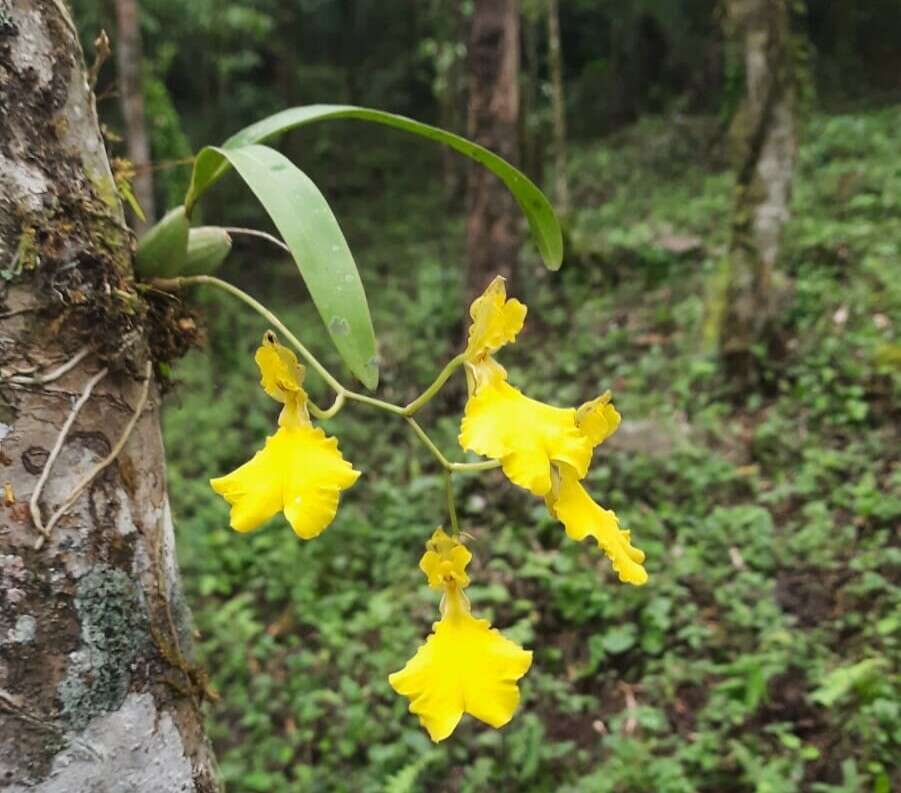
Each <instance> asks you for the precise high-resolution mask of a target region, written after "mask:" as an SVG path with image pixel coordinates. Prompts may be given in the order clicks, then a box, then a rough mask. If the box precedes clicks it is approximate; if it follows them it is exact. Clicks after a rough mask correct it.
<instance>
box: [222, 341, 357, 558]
mask: <svg viewBox="0 0 901 793" xmlns="http://www.w3.org/2000/svg"><path fill="white" fill-rule="evenodd" d="M255 360H256V363H257V366H259V368H260V375H261V379H260V384H261V386H262V387H263V390H264V391H265V392H266V393H267V394H269V396H271V397H272V398H273V399H275V400H276V401H278V402H281V403H283V404H284V406H285V407H284V408H283V409H282V412H281V415H280V416H279V419H278V423H279V428H278V430H276V432H275V434H274V435H270V436H269V437H268V438H267V439H266V444H265V446H264V447H263V448H262V449H261V450H260V451H258V452H257V453H256V454H255V455H254V456H253V457H252V458H251V459H250V460H249V461H248V462H246V463H244V465H242V466H240V467H239V468H237V469H235V470H234V471H232V472H231V473H230V474H226V475H225V476H221V477H218V478H216V479H211V480H210V485H211V486H212V488H213V490H215V491H216V492H217V493H218V494H219V495H221V496H223V497H224V498H225V500H226V501H227V502H228V503H229V504H230V505H231V526H232V528H233V529H235V530H236V531H240V532H247V531H253V530H254V529H256V528H258V527H259V526H260V525H261V524H263V523H265V522H266V521H267V520H269V519H270V518H272V517H273V516H275V515H276V514H278V513H279V512H284V514H285V518H287V520H288V522H289V523H290V524H291V528H292V529H293V530H294V533H295V534H296V535H297V536H298V537H300V538H302V539H304V540H309V539H312V538H313V537H316V536H318V535H319V534H321V533H322V532H323V531H324V530H325V528H326V527H327V526H328V525H329V524H330V523H331V522H332V520H333V519H334V517H335V513H336V512H337V511H338V500H339V497H340V494H341V491H342V490H345V489H347V488H348V487H350V486H351V485H352V484H353V483H354V482H356V481H357V477H359V475H360V472H359V471H355V470H354V468H353V466H351V464H350V463H348V462H347V461H346V460H345V459H344V458H343V457H342V456H341V452H340V451H339V449H338V441H337V440H336V439H335V438H330V437H328V436H327V435H326V434H325V433H324V432H323V431H322V430H321V429H319V428H317V427H313V426H312V424H311V423H310V417H309V413H308V411H307V395H306V392H305V391H304V390H303V377H304V368H303V366H301V365H300V363H299V362H298V360H297V358H296V356H295V355H294V353H293V352H291V350H289V349H287V348H286V347H284V346H282V345H281V344H279V343H278V341H277V339H276V338H275V334H274V333H272V332H271V331H269V332H268V333H266V335H265V336H264V337H263V342H262V344H261V346H260V347H259V349H258V350H257V352H256V355H255Z"/></svg>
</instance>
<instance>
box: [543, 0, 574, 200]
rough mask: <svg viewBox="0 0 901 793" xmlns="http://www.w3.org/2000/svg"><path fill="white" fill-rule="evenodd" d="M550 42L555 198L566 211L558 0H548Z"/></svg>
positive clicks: (561, 62)
mask: <svg viewBox="0 0 901 793" xmlns="http://www.w3.org/2000/svg"><path fill="white" fill-rule="evenodd" d="M547 44H548V47H547V48H548V65H549V66H550V71H551V114H552V116H553V120H554V198H555V199H556V201H557V209H558V210H559V211H560V212H562V213H564V214H565V213H566V212H567V211H568V210H569V179H568V178H567V174H566V102H565V98H564V95H563V55H562V52H561V47H560V13H559V9H558V7H557V0H548V4H547Z"/></svg>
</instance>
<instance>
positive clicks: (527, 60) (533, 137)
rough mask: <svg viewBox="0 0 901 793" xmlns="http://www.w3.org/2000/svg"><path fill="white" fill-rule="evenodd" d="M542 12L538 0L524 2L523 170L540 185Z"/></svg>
mask: <svg viewBox="0 0 901 793" xmlns="http://www.w3.org/2000/svg"><path fill="white" fill-rule="evenodd" d="M540 22H541V12H540V9H539V4H538V3H535V2H533V3H528V4H526V3H523V5H522V40H523V45H524V52H523V56H524V57H523V61H524V73H523V89H522V97H521V102H520V114H519V115H520V119H519V125H520V128H521V132H520V136H519V137H520V140H521V141H522V152H521V154H522V156H521V158H520V161H521V162H522V169H523V171H525V172H526V174H528V176H529V178H531V179H532V181H533V182H536V183H537V184H541V180H542V176H543V173H542V171H543V162H542V160H543V154H544V153H543V147H542V138H543V135H542V134H541V116H540V114H539V101H538V97H539V94H540V90H541V77H540V66H541V64H540V63H539V56H538V42H539V39H540V38H541V36H540V33H539V26H540Z"/></svg>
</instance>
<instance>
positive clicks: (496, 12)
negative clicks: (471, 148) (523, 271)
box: [466, 0, 520, 295]
mask: <svg viewBox="0 0 901 793" xmlns="http://www.w3.org/2000/svg"><path fill="white" fill-rule="evenodd" d="M468 54H469V125H468V126H469V135H470V137H471V138H473V139H474V140H476V141H477V142H479V143H481V144H482V145H483V146H486V147H488V148H489V149H491V150H493V151H495V152H497V153H498V154H499V155H501V156H502V157H504V158H505V159H507V160H509V161H510V162H513V163H515V162H516V161H517V159H518V156H517V155H518V152H517V149H518V148H519V146H518V135H517V132H518V118H519V8H518V2H517V0H476V2H475V5H474V8H473V15H472V30H471V33H470V38H469V53H468ZM516 220H517V210H516V202H515V201H514V199H513V196H512V195H510V193H509V191H508V190H507V189H506V188H505V187H504V186H503V184H502V183H501V182H500V181H499V180H498V179H497V177H495V176H494V175H493V174H491V173H489V172H488V171H487V170H486V169H485V168H481V167H478V166H471V167H470V169H469V180H468V186H467V218H466V236H467V250H468V258H469V271H468V277H467V290H468V292H469V293H470V294H471V295H476V294H478V293H479V292H481V291H482V289H483V288H484V287H485V285H486V284H487V283H488V282H489V281H490V280H491V278H493V277H494V275H495V274H501V275H504V276H506V277H508V278H510V277H512V276H513V274H514V272H515V269H516V259H517V255H518V252H519V244H520V242H519V235H518V233H517V228H516Z"/></svg>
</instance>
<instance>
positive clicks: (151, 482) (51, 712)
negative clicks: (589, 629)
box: [0, 0, 217, 793]
mask: <svg viewBox="0 0 901 793" xmlns="http://www.w3.org/2000/svg"><path fill="white" fill-rule="evenodd" d="M131 248H132V238H131V236H130V234H129V233H128V231H127V229H126V228H125V225H124V221H123V215H122V210H121V205H120V202H119V200H118V196H117V194H116V191H115V187H114V183H113V179H112V176H111V173H110V168H109V164H108V162H107V158H106V152H105V149H104V145H103V141H102V139H101V136H100V132H99V129H98V125H97V118H96V112H95V109H94V99H93V96H92V95H91V92H90V89H89V87H88V84H87V81H86V79H85V71H84V64H83V62H82V55H81V51H80V48H79V46H78V39H77V36H76V34H75V28H74V25H73V24H72V20H71V18H70V16H69V14H68V11H67V10H66V8H65V6H64V5H63V2H62V0H0V789H3V790H6V791H11V792H15V793H19V791H22V792H23V793H24V791H26V790H27V791H30V792H31V793H34V792H35V791H40V793H74V792H75V791H94V792H95V793H120V792H121V793H126V791H127V792H128V793H149V792H150V791H152V792H153V793H157V792H158V793H164V792H165V793H170V792H171V791H190V792H191V793H210V792H211V791H214V790H216V789H217V783H216V780H215V775H214V764H213V759H212V756H211V754H210V752H209V749H208V746H207V742H206V739H205V737H204V733H203V726H202V715H201V713H200V710H199V704H198V702H199V690H200V688H202V685H200V684H199V683H198V680H199V678H198V676H197V675H196V674H195V672H196V670H195V669H194V668H193V667H192V666H191V664H190V662H189V661H188V659H187V656H186V653H188V651H189V644H190V615H189V614H188V611H187V609H186V608H185V606H184V603H183V601H182V597H181V592H180V587H179V580H178V573H177V566H176V561H175V552H174V541H173V527H172V521H171V516H170V512H169V506H168V502H167V498H166V486H165V467H164V459H163V448H162V443H161V439H160V431H159V412H158V405H159V400H158V396H157V391H156V388H155V387H150V391H149V394H150V397H149V399H148V400H147V402H146V404H145V406H144V408H143V410H141V411H140V413H139V415H138V419H137V423H136V424H135V426H134V430H133V432H132V433H131V434H130V435H129V436H128V440H127V443H125V446H124V448H122V450H121V453H120V454H119V455H118V456H117V458H116V459H115V461H114V462H113V463H112V465H110V466H108V467H107V468H105V469H104V470H103V471H102V473H100V474H99V475H98V476H97V477H96V479H94V480H93V482H91V484H90V485H89V486H88V487H87V488H86V489H85V490H84V491H83V493H82V494H81V495H80V497H79V498H78V499H77V501H75V502H74V504H73V505H72V507H71V509H70V510H68V511H67V512H66V514H65V516H64V517H63V518H62V519H61V520H60V521H59V523H58V524H57V525H56V526H55V528H54V529H53V531H52V533H51V534H50V537H49V539H48V540H47V541H46V544H44V545H43V547H41V548H40V549H39V550H38V549H36V540H38V538H39V534H38V532H37V530H36V527H35V524H34V522H33V520H32V516H31V513H30V509H29V500H30V499H31V497H32V495H33V494H34V493H35V491H36V488H37V486H38V482H39V479H40V477H41V474H42V472H43V470H44V468H45V466H47V463H48V458H49V456H50V455H51V453H52V452H51V450H53V448H54V444H55V443H56V442H57V439H58V438H59V437H60V430H61V428H62V425H63V423H64V421H65V420H66V419H67V417H68V416H69V415H70V413H71V411H72V408H73V402H74V400H75V399H76V398H77V397H78V396H79V395H81V394H82V393H83V392H84V390H85V386H86V384H87V383H88V381H89V380H91V379H92V378H93V376H94V375H95V373H98V371H99V370H100V369H101V367H106V368H108V369H109V374H107V375H106V376H105V377H103V378H102V379H100V380H99V381H98V384H97V386H96V387H95V389H94V391H93V393H92V394H91V395H90V397H89V398H88V399H87V400H86V402H85V404H84V407H83V409H82V410H81V412H80V413H79V414H78V416H77V419H76V420H75V422H74V424H73V425H72V427H71V429H70V431H69V432H68V433H67V434H66V435H65V438H64V442H63V443H62V445H61V447H60V452H59V456H58V458H57V459H56V461H55V463H54V464H53V465H52V467H51V468H50V469H49V471H48V477H47V480H46V485H45V486H44V487H43V490H42V491H41V494H40V498H39V500H38V505H39V508H40V512H41V517H42V520H43V522H44V523H45V524H46V523H47V521H48V519H49V516H50V514H51V513H52V512H53V511H54V510H55V509H56V508H57V507H58V506H59V505H60V504H62V503H63V502H64V501H65V500H66V498H67V497H68V496H69V494H70V493H72V492H73V489H74V487H75V485H76V482H77V481H78V480H80V479H81V478H83V477H84V476H85V475H86V473H87V472H88V471H90V470H91V469H92V468H94V467H95V466H96V465H97V463H98V462H99V461H100V460H102V459H103V458H104V457H105V456H107V455H108V454H109V453H110V452H111V450H112V449H113V448H114V446H115V445H116V443H117V441H118V439H119V438H120V436H122V435H123V432H124V430H125V427H126V425H127V424H128V422H129V420H130V418H131V417H132V415H133V414H135V412H136V409H137V407H138V405H139V402H140V400H139V397H140V395H141V394H142V393H143V390H144V383H145V380H144V378H143V377H142V373H144V372H147V371H149V369H148V367H147V361H148V360H149V356H150V354H149V350H148V329H149V328H150V327H152V322H153V311H151V310H149V309H148V308H147V305H146V304H145V303H144V301H143V298H142V297H141V294H140V293H139V292H138V291H137V290H136V289H135V284H134V280H133V277H132V270H131ZM85 345H87V346H88V347H89V348H90V353H89V354H87V355H86V356H85V357H84V358H81V359H78V360H79V363H78V364H77V365H75V366H74V367H72V368H71V369H70V370H69V371H68V372H67V373H65V374H64V375H63V376H61V377H59V378H56V379H54V380H53V382H41V380H40V378H39V377H35V376H34V374H35V373H37V374H40V373H46V372H48V371H49V370H51V369H53V368H54V366H56V365H58V364H59V363H60V362H61V361H65V360H71V358H72V356H73V353H75V352H76V351H77V350H79V349H81V348H82V347H84V346H85ZM29 376H32V380H31V381H29V380H28V378H29Z"/></svg>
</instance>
